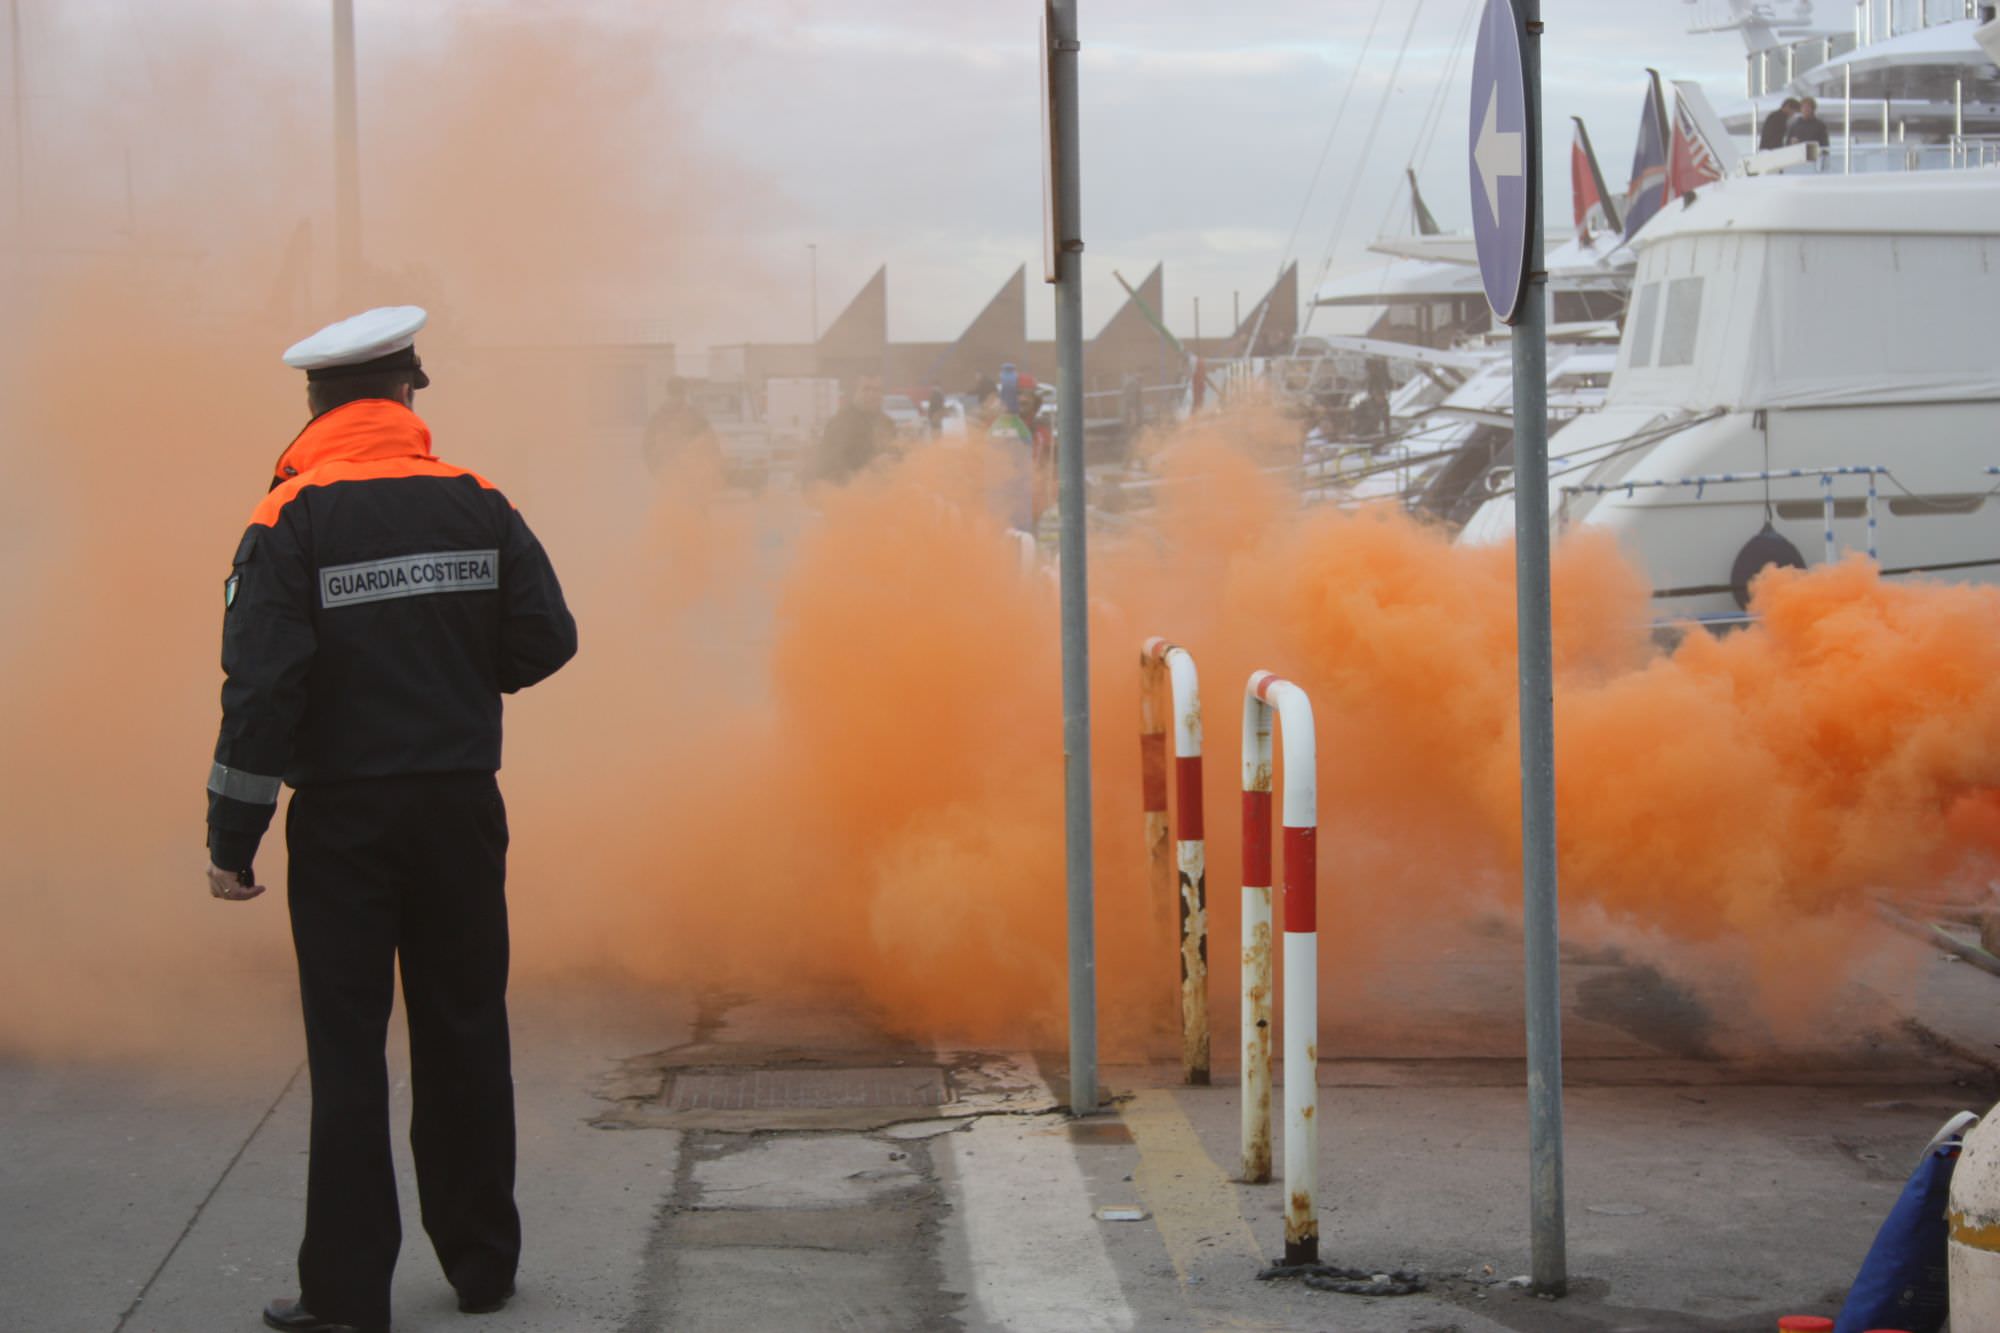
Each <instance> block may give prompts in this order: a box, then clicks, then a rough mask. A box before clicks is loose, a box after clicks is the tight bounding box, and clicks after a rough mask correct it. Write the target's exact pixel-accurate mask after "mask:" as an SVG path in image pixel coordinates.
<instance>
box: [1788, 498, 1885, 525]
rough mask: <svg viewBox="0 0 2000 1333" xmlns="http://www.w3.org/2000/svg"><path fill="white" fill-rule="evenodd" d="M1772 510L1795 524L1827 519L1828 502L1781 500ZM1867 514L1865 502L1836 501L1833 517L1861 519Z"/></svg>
mask: <svg viewBox="0 0 2000 1333" xmlns="http://www.w3.org/2000/svg"><path fill="white" fill-rule="evenodd" d="M1771 508H1772V509H1774V510H1776V511H1777V514H1778V517H1779V518H1784V519H1791V520H1793V521H1795V522H1801V521H1805V520H1808V519H1818V518H1825V517H1826V501H1824V500H1779V501H1778V502H1776V503H1775V504H1773V505H1772V506H1771ZM1867 512H1868V505H1867V502H1866V501H1863V500H1835V501H1834V502H1833V516H1834V517H1835V518H1860V517H1862V516H1863V515H1864V514H1866V513H1867Z"/></svg>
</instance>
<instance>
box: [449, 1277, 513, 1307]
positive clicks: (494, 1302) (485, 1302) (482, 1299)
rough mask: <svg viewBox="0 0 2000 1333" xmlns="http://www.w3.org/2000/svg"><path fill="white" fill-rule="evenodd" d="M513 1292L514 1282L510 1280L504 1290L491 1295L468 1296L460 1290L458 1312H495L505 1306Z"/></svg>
mask: <svg viewBox="0 0 2000 1333" xmlns="http://www.w3.org/2000/svg"><path fill="white" fill-rule="evenodd" d="M513 1294H514V1284H513V1283H511V1282H509V1283H508V1284H507V1286H506V1288H505V1289H504V1290H502V1291H500V1292H499V1293H498V1294H497V1295H493V1296H468V1295H465V1294H464V1293H463V1292H461V1293H460V1294H459V1297H458V1312H459V1313H460V1314H496V1313H498V1312H499V1311H500V1310H502V1309H504V1308H505V1307H506V1304H507V1301H508V1299H509V1298H510V1297H512V1296H513Z"/></svg>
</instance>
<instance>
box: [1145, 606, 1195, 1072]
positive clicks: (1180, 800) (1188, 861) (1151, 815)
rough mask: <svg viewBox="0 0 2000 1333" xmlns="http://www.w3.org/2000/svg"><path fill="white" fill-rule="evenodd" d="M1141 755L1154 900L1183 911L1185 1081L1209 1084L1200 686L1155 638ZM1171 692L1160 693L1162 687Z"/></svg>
mask: <svg viewBox="0 0 2000 1333" xmlns="http://www.w3.org/2000/svg"><path fill="white" fill-rule="evenodd" d="M1139 671H1140V675H1139V754H1140V760H1141V764H1142V772H1143V776H1144V783H1143V786H1144V795H1145V807H1146V852H1147V857H1148V867H1149V872H1150V875H1151V879H1150V884H1151V887H1152V890H1153V900H1154V902H1156V903H1164V902H1165V901H1166V900H1167V898H1168V896H1169V895H1171V896H1172V897H1173V898H1174V900H1175V901H1176V902H1178V903H1179V904H1180V908H1179V922H1180V928H1179V932H1178V933H1179V938H1180V946H1179V953H1180V1003H1179V1005H1178V1008H1179V1009H1180V1015H1181V1075H1182V1077H1183V1078H1184V1079H1185V1080H1186V1081H1187V1082H1188V1083H1191V1084H1198V1085H1206V1084H1207V1083H1208V1063H1209V1061H1208V1054H1209V1045H1208V844H1207V842H1206V841H1204V839H1205V838H1206V836H1207V835H1206V829H1205V828H1204V826H1203V821H1202V803H1201V682H1200V679H1199V677H1197V675H1196V674H1195V669H1194V658H1193V657H1192V656H1190V655H1189V653H1188V651H1187V650H1186V649H1185V648H1180V647H1177V646H1175V645H1174V644H1171V643H1168V642H1167V641H1166V640H1165V639H1161V638H1152V639H1148V640H1146V642H1145V645H1144V647H1143V648H1142V649H1141V650H1140V654H1139ZM1163 685H1165V686H1166V687H1167V688H1166V689H1165V690H1162V688H1161V687H1162V686H1163ZM1162 694H1165V695H1166V696H1167V703H1168V706H1169V707H1170V708H1171V710H1172V714H1173V731H1174V810H1175V817H1176V820H1177V822H1178V824H1179V828H1178V830H1177V832H1178V833H1179V835H1180V836H1179V837H1178V839H1177V840H1176V846H1175V853H1174V858H1173V859H1174V863H1175V864H1169V861H1168V856H1167V757H1166V750H1167V745H1166V741H1167V738H1166V727H1165V723H1164V721H1163V719H1162V718H1161V716H1160V702H1161V695H1162Z"/></svg>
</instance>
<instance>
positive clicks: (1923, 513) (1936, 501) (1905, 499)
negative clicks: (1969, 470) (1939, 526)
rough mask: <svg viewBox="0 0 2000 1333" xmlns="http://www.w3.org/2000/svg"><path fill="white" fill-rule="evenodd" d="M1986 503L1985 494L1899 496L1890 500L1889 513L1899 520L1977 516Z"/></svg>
mask: <svg viewBox="0 0 2000 1333" xmlns="http://www.w3.org/2000/svg"><path fill="white" fill-rule="evenodd" d="M1985 503H1986V495H1985V493H1984V492H1979V491H1975V492H1972V493H1970V494H1959V495H1898V496H1895V497H1893V498H1892V499H1890V501H1889V512H1890V513H1892V514H1894V515H1896V516H1897V517H1898V518H1941V517H1943V516H1945V515H1948V514H1976V513H1978V512H1979V508H1980V506H1981V505H1983V504H1985Z"/></svg>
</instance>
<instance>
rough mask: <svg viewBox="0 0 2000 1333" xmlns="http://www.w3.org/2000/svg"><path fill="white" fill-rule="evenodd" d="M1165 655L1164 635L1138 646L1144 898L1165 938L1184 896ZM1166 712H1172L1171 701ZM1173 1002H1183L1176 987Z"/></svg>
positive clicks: (1140, 796)
mask: <svg viewBox="0 0 2000 1333" xmlns="http://www.w3.org/2000/svg"><path fill="white" fill-rule="evenodd" d="M1166 655H1167V646H1166V641H1165V640H1164V639H1159V638H1152V639H1148V640H1146V642H1145V643H1144V644H1143V645H1141V647H1140V649H1139V805H1140V809H1141V812H1142V813H1143V815H1144V818H1145V829H1146V832H1145V838H1146V901H1147V903H1148V904H1149V906H1150V912H1151V915H1152V916H1153V918H1154V920H1155V922H1156V923H1157V924H1158V926H1159V933H1160V936H1161V938H1163V939H1164V938H1165V937H1166V936H1167V934H1168V933H1169V930H1168V922H1169V920H1170V918H1171V916H1172V912H1173V901H1174V899H1176V898H1178V897H1179V896H1180V893H1179V890H1178V889H1176V888H1175V886H1174V848H1173V831H1172V828H1171V826H1170V825H1169V823H1168V821H1167V719H1166V716H1165V715H1164V712H1163V710H1162V708H1161V704H1162V703H1163V702H1164V701H1165V700H1166V696H1167V695H1168V693H1169V686H1168V680H1167V661H1166ZM1166 711H1172V705H1171V704H1169V705H1168V708H1167V710H1166ZM1176 952H1178V946H1176ZM1174 1007H1175V1008H1177V1009H1178V1008H1179V1007H1180V989H1179V987H1178V986H1176V987H1175V991H1174Z"/></svg>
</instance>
